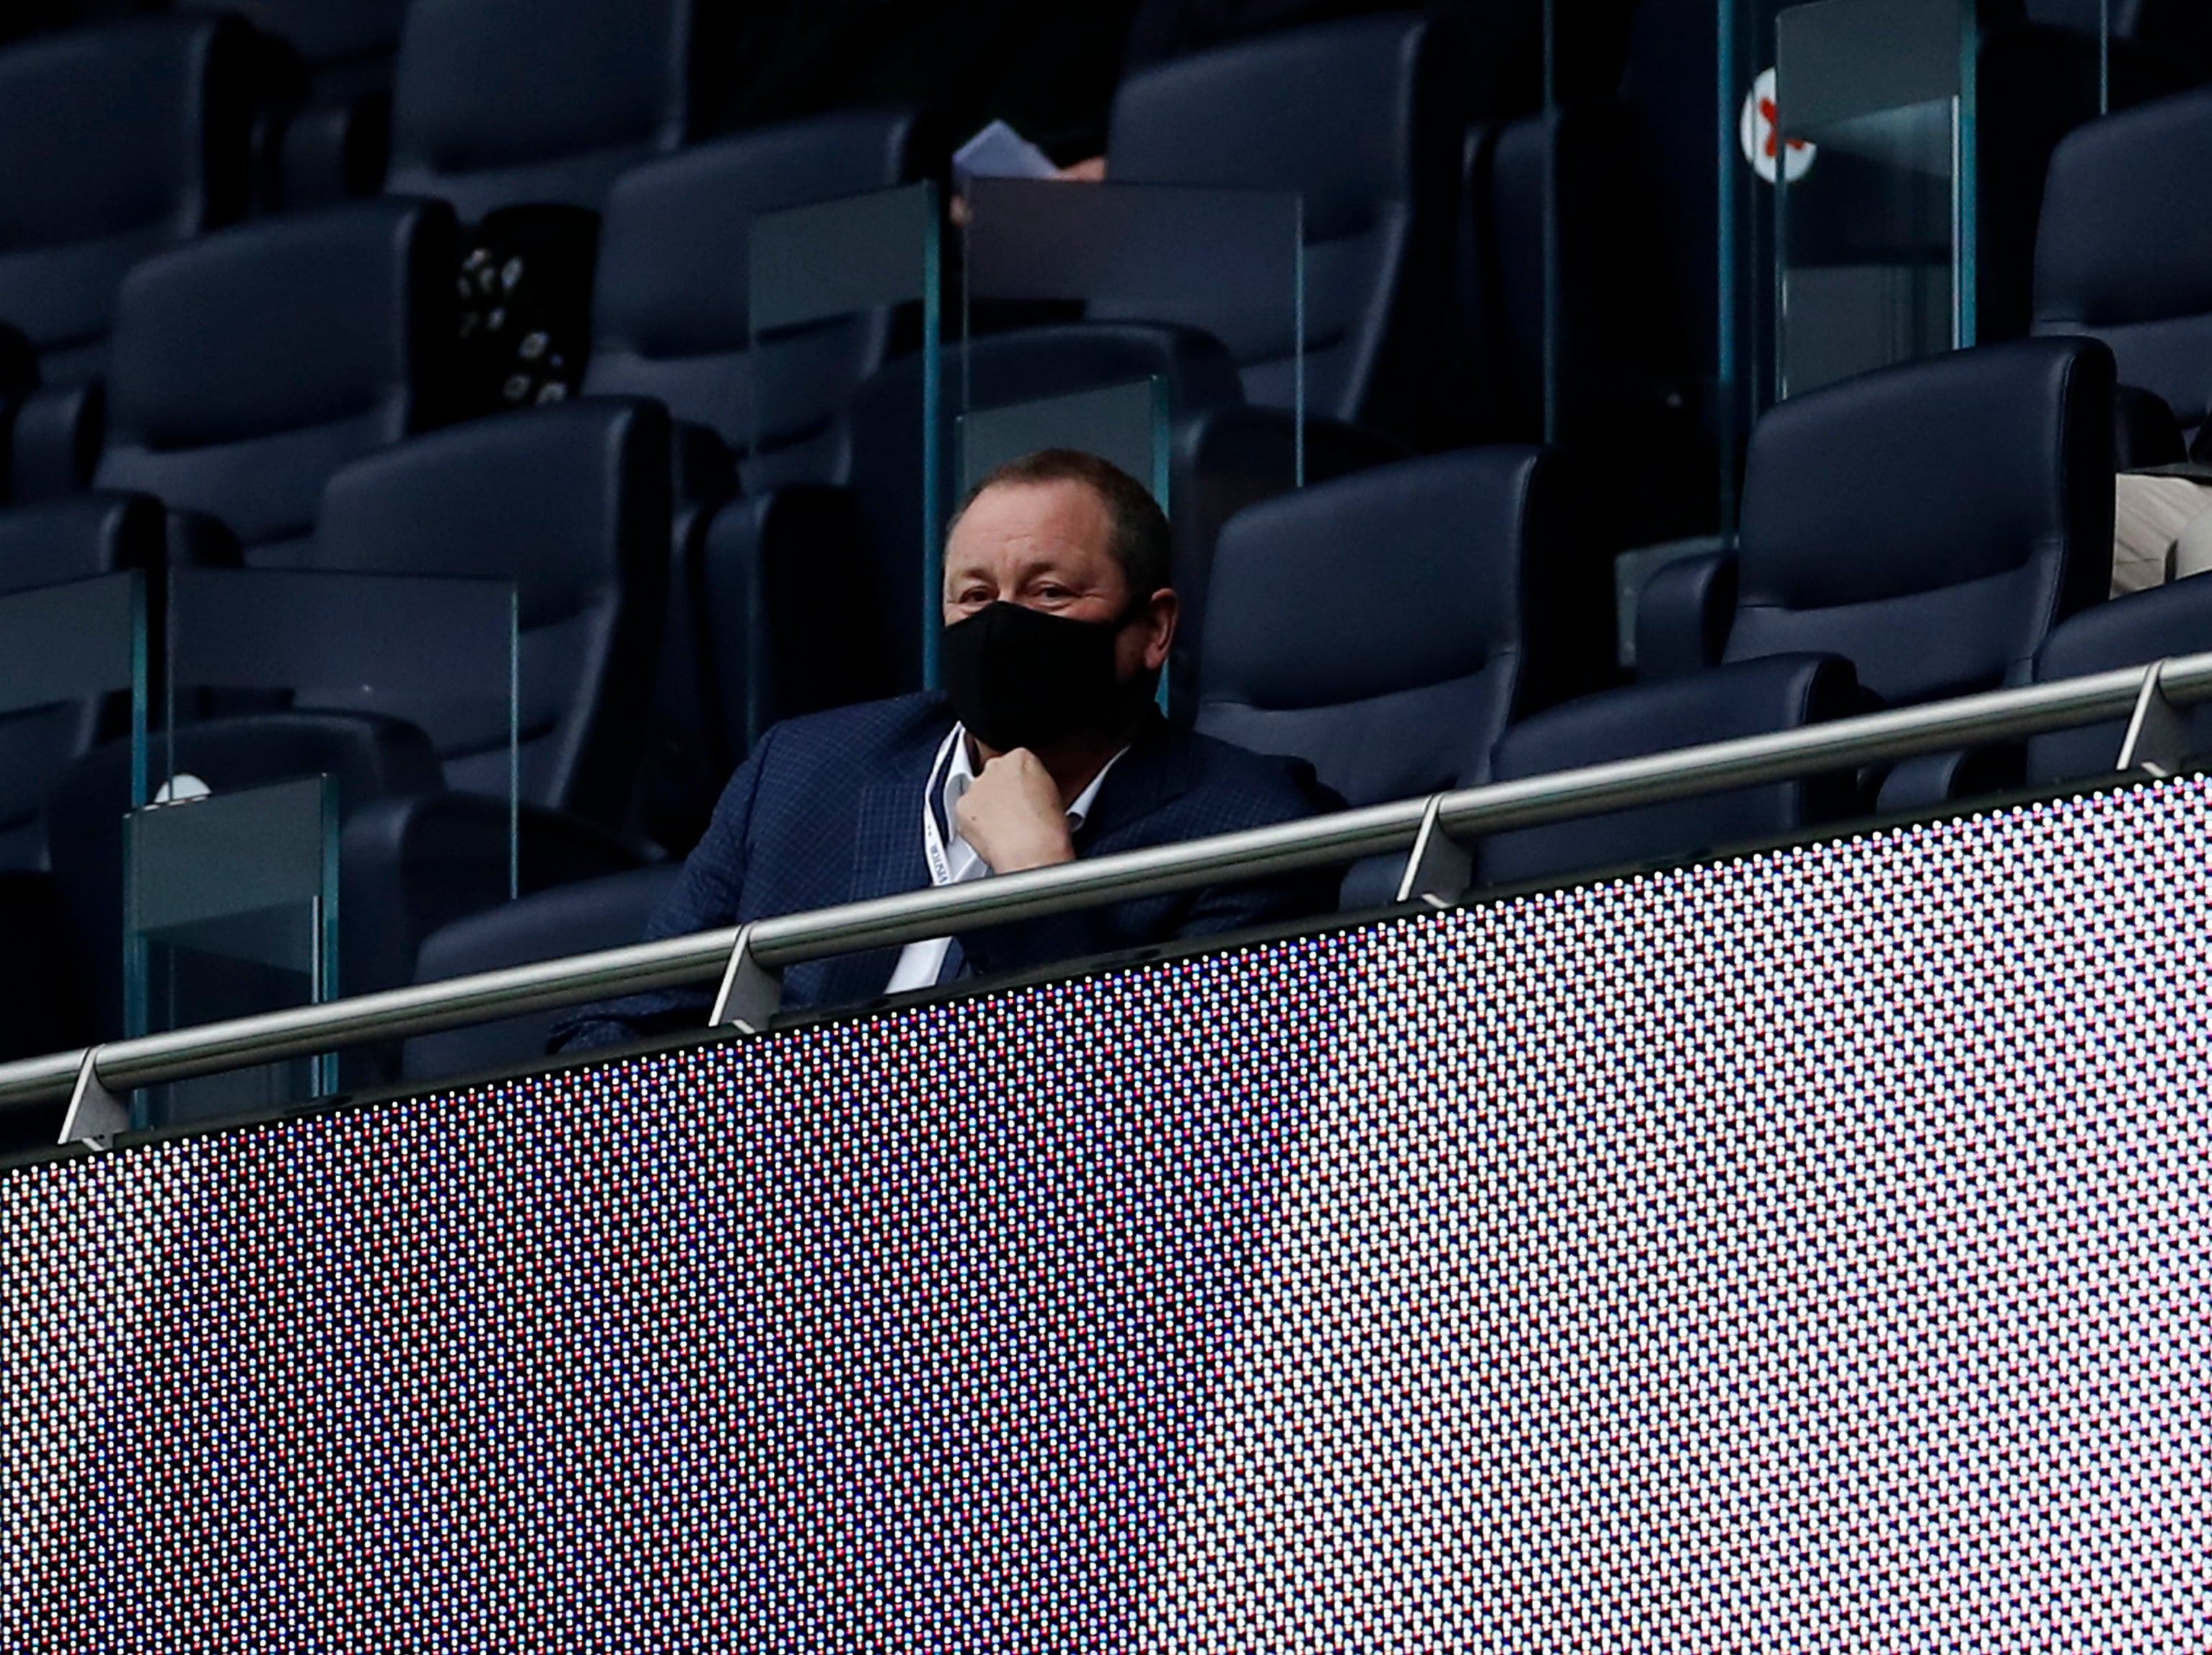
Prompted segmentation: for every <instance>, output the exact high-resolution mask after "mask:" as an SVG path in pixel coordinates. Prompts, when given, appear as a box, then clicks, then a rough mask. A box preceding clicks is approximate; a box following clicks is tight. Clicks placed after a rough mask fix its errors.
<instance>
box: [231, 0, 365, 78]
mask: <svg viewBox="0 0 2212 1655" xmlns="http://www.w3.org/2000/svg"><path fill="white" fill-rule="evenodd" d="M224 9H225V10H227V11H234V12H236V13H237V14H238V15H240V16H241V17H243V18H245V19H246V21H247V22H249V23H251V24H252V25H253V27H256V28H258V29H259V30H261V31H262V32H263V33H267V34H273V35H275V36H276V38H277V39H281V40H282V41H283V42H284V44H285V45H289V47H291V48H292V50H293V51H294V52H296V53H298V54H299V58H300V61H301V64H303V65H305V67H306V68H307V71H308V73H309V75H310V76H311V77H312V78H313V80H314V81H315V82H316V83H317V84H316V89H317V90H319V91H320V90H326V89H335V88H331V86H330V85H329V82H332V81H337V82H340V83H349V82H351V81H352V80H354V79H356V78H359V73H358V72H359V71H360V70H367V69H369V68H371V67H373V66H375V65H382V66H383V68H384V70H386V73H385V74H384V75H383V76H380V77H379V78H381V79H383V80H384V81H385V82H386V85H388V84H389V70H390V66H391V63H392V55H393V54H394V53H395V52H398V49H399V33H400V30H401V28H402V27H403V26H404V23H405V21H406V18H407V0H227V3H226V4H225V6H224ZM349 71H353V72H351V73H349Z"/></svg>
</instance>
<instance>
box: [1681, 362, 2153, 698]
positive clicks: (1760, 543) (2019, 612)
mask: <svg viewBox="0 0 2212 1655" xmlns="http://www.w3.org/2000/svg"><path fill="white" fill-rule="evenodd" d="M1739 557H1740V566H1739V573H1738V580H1737V594H1736V611H1735V621H1734V622H1733V624H1732V625H1731V627H1730V628H1729V639H1728V644H1727V647H1726V650H1725V652H1724V658H1726V659H1728V660H1730V661H1741V660H1748V659H1752V658H1756V657H1759V656H1763V655H1779V654H1794V653H1825V654H1832V655H1840V656H1843V657H1844V658H1846V659H1848V660H1849V661H1850V662H1851V664H1853V666H1854V667H1855V668H1856V669H1857V673H1858V676H1859V681H1860V682H1861V683H1862V684H1863V685H1864V686H1865V687H1866V688H1869V689H1871V690H1872V691H1874V693H1875V694H1877V695H1878V696H1880V697H1881V698H1882V699H1883V700H1887V701H1891V702H1900V703H1901V702H1910V701H1919V700H1931V699H1934V698H1936V697H1939V696H1943V695H1952V694H1962V693H1964V692H1966V691H1969V690H1974V689H1984V688H1991V687H1994V686H1996V685H1998V684H2002V683H2019V682H2025V681H2026V679H2027V674H2028V670H2029V667H2030V664H2031V663H2032V662H2033V658H2034V655H2035V652H2036V650H2037V648H2038V647H2039V646H2040V645H2041V643H2042V642H2043V639H2044V635H2045V634H2046V633H2048V632H2049V631H2050V629H2051V627H2053V626H2054V625H2056V624H2057V622H2058V621H2061V620H2063V618H2064V617H2065V616H2067V615H2070V614H2072V613H2073V612H2074V611H2075V610H2076V609H2081V608H2083V607H2085V606H2086V605H2087V604H2090V603H2095V602H2097V601H2099V600H2100V599H2101V598H2102V597H2104V595H2105V589H2106V585H2107V583H2108V582H2109V581H2110V579H2111V578H2112V354H2111V353H2110V352H2109V351H2107V350H2106V349H2105V348H2104V347H2103V346H2102V345H2100V344H2099V343H2095V342H2094V341H2092V340H2029V341H2023V342H2021V343H2015V344H2008V345H1991V346H1987V347H1984V348H1983V349H1978V350H1963V351H1954V352H1953V353H1952V354H1950V355H1946V356H1937V357H1933V358H1930V359H1929V360H1927V361H1919V362H1913V363H1909V364H1907V365H1905V366H1904V367H1894V368H1885V369H1883V370H1881V371H1880V372H1878V373H1868V374H1863V375H1861V376H1860V377H1859V378H1857V379H1850V380H1846V381H1844V383H1842V384H1839V385H1832V386H1829V387H1827V388H1826V389H1824V390H1821V391H1814V392H1810V393H1808V394H1807V395H1805V396H1802V397H1792V398H1790V401H1788V402H1786V403H1782V404H1781V405H1780V406H1779V407H1778V408H1776V409H1772V410H1771V412H1769V413H1768V414H1767V415H1765V417H1764V418H1763V419H1761V420H1760V421H1759V426H1758V427H1757V429H1756V430H1754V431H1753V433H1752V440H1751V449H1750V454H1749V457H1748V458H1747V464H1746V470H1745V476H1744V487H1743V513H1742V527H1741V537H1740V554H1739Z"/></svg>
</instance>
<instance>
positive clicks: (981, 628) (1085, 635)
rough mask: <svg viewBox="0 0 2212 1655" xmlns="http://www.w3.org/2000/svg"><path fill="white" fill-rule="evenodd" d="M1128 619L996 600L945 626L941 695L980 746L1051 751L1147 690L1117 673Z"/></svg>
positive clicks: (1007, 750)
mask: <svg viewBox="0 0 2212 1655" xmlns="http://www.w3.org/2000/svg"><path fill="white" fill-rule="evenodd" d="M1132 618H1133V617H1132V616H1130V615H1124V616H1122V617H1121V618H1120V619H1119V620H1114V621H1071V620H1069V619H1068V618H1067V617H1066V615H1047V614H1045V613H1044V612H1043V611H1042V610H1041V609H1024V608H1023V607H1022V606H1021V605H1020V604H1018V603H993V604H990V605H988V606H987V607H986V608H984V609H978V610H977V611H976V612H975V614H973V615H969V617H968V618H967V619H966V620H965V621H955V622H954V623H953V624H952V625H951V626H949V627H945V634H944V643H943V646H942V650H941V652H940V654H939V658H938V659H939V665H940V666H941V667H942V669H943V676H944V680H945V695H946V697H947V699H949V700H951V703H952V710H953V711H954V712H957V713H958V714H959V715H960V722H961V723H962V724H965V725H967V726H968V730H969V734H970V735H972V736H974V737H975V739H976V740H977V741H979V742H981V743H983V745H984V746H986V747H989V748H995V749H997V750H998V751H1000V752H1001V753H1010V752H1012V750H1013V749H1015V748H1018V747H1027V748H1031V749H1035V748H1039V747H1049V746H1051V745H1052V744H1053V743H1055V742H1059V741H1063V740H1065V739H1066V737H1070V736H1074V735H1079V734H1080V733H1082V732H1083V731H1086V730H1090V729H1092V728H1094V727H1097V726H1101V725H1103V724H1105V723H1107V722H1108V721H1109V719H1110V718H1112V716H1113V715H1114V714H1115V712H1117V711H1118V710H1120V709H1121V707H1123V706H1134V705H1135V704H1136V702H1137V700H1139V699H1140V698H1141V697H1142V696H1144V695H1146V694H1149V693H1150V688H1149V686H1148V685H1146V683H1145V682H1144V675H1140V676H1139V678H1138V679H1136V680H1134V681H1133V682H1130V683H1128V684H1123V683H1121V682H1120V681H1119V680H1117V679H1116V678H1115V670H1114V640H1115V637H1116V636H1117V635H1118V634H1120V632H1121V628H1122V627H1125V626H1127V625H1128V623H1129V621H1130V620H1131V619H1132Z"/></svg>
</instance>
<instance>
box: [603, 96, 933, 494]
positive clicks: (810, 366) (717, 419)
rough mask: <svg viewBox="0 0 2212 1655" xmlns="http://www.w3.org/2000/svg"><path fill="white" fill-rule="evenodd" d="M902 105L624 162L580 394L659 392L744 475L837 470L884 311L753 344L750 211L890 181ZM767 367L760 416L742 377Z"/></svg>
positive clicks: (763, 481)
mask: <svg viewBox="0 0 2212 1655" xmlns="http://www.w3.org/2000/svg"><path fill="white" fill-rule="evenodd" d="M913 124H914V123H913V120H912V118H910V117H908V116H907V115H904V114H901V113H896V112H889V113H877V112H856V113H851V114H837V115H829V116H824V117H823V118H820V119H818V120H810V121H797V122H793V123H792V124H788V125H784V126H776V127H769V128H766V129H763V130H760V131H757V132H750V133H746V134H744V136H739V137H734V138H725V139H721V140H719V141H718V142H713V143H708V144H702V145H700V146H699V147H697V148H696V149H687V150H685V151H684V152H683V153H682V154H680V155H672V156H670V157H669V158H667V159H666V160H665V161H650V162H647V163H646V164H645V165H643V166H640V167H633V168H631V169H630V170H629V172H627V173H624V174H623V176H622V178H621V179H619V180H617V183H616V185H615V186H614V188H613V190H612V191H611V192H610V194H609V195H608V197H607V203H606V211H605V221H604V224H603V227H602V229H601V233H600V239H599V271H598V278H597V281H596V283H595V285H594V288H593V291H592V355H591V360H590V363H589V365H588V367H586V371H585V375H584V385H583V388H584V391H586V394H605V393H613V394H617V395H631V396H640V397H659V399H660V400H661V401H662V402H663V403H666V404H667V406H668V410H669V412H670V413H671V414H672V415H674V416H675V417H676V418H677V419H678V420H679V421H687V422H689V423H691V424H694V425H697V426H702V427H706V428H707V429H708V430H709V431H711V432H713V433H714V435H715V436H716V437H718V438H719V439H720V440H721V441H722V442H723V443H724V444H725V445H726V446H728V447H729V448H730V449H731V450H732V452H735V453H739V454H749V451H750V450H751V449H752V447H753V446H754V442H755V439H756V437H759V438H761V439H762V452H761V453H759V454H757V455H750V458H749V459H748V462H747V464H746V465H745V468H744V469H745V482H746V484H747V486H748V487H750V488H763V487H770V486H773V485H774V484H775V483H777V482H842V481H843V480H844V472H845V463H844V462H845V455H844V427H843V424H842V420H841V418H840V417H839V416H840V415H842V413H843V411H844V405H845V403H846V402H847V401H848V399H849V398H850V397H851V396H852V393H853V391H854V387H856V386H857V385H859V384H860V382H861V381H862V380H863V379H866V378H867V376H868V375H869V374H871V373H874V372H875V370H876V369H877V368H878V367H881V366H882V364H883V361H884V351H885V349H886V348H887V346H888V344H889V343H890V317H889V315H888V314H887V313H885V312H880V311H877V312H864V313H862V314H860V315H857V316H852V317H846V318H836V319H833V320H830V321H828V322H824V323H822V324H817V325H814V326H810V327H807V328H804V329H799V330H793V333H792V334H790V335H788V336H782V337H780V338H779V339H777V340H776V341H775V343H774V344H773V345H771V346H769V347H765V348H764V349H763V352H762V356H763V361H759V362H756V361H754V360H753V356H752V354H751V349H750V347H751V343H752V340H751V331H750V318H749V316H748V312H747V305H746V298H747V293H746V289H747V282H748V279H749V277H748V272H749V269H750V266H749V252H748V249H749V246H750V233H751V226H752V220H753V217H754V215H757V214H760V213H768V212H774V211H776V210H778V209H782V208H787V207H796V206H801V205H804V204H806V203H811V202H821V201H829V200H834V199H836V198H839V197H846V196H857V195H862V194H866V192H868V191H874V190H882V189H888V188H890V186H892V185H896V184H898V183H899V182H901V181H902V179H904V177H905V175H906V164H907V162H906V156H907V147H908V142H909V139H910V136H911V133H912V130H913ZM763 372H768V373H774V375H775V382H774V387H773V389H774V392H775V394H774V395H773V397H772V399H771V404H770V417H771V420H772V422H773V426H772V428H771V429H769V430H767V431H765V432H758V431H757V430H756V426H757V423H758V421H759V412H758V404H757V399H756V396H755V377H756V374H757V373H763Z"/></svg>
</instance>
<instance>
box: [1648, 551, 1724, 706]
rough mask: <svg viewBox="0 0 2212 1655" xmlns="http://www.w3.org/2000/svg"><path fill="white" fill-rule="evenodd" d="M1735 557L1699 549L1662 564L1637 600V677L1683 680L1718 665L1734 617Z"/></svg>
mask: <svg viewBox="0 0 2212 1655" xmlns="http://www.w3.org/2000/svg"><path fill="white" fill-rule="evenodd" d="M1735 573H1736V566H1735V553H1734V552H1732V551H1700V552H1694V553H1692V554H1691V555H1688V556H1686V557H1678V558H1674V559H1673V560H1671V561H1668V562H1666V563H1664V564H1662V565H1661V567H1659V568H1658V570H1657V571H1656V572H1655V573H1652V574H1651V575H1650V576H1649V577H1648V578H1647V579H1645V580H1644V583H1643V585H1642V588H1641V589H1640V590H1639V591H1638V593H1637V599H1636V676H1637V678H1638V681H1639V682H1644V683H1662V682H1665V681H1666V680H1668V679H1670V678H1681V677H1686V676H1688V675H1689V674H1691V673H1693V672H1702V671H1704V670H1705V669H1706V668H1708V667H1711V666H1717V665H1718V664H1719V663H1720V658H1721V652H1722V651H1723V649H1724V648H1725V647H1726V646H1727V644H1728V634H1729V623H1730V621H1732V620H1733V619H1734V618H1735Z"/></svg>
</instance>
